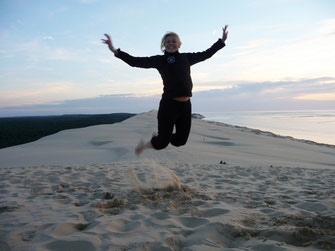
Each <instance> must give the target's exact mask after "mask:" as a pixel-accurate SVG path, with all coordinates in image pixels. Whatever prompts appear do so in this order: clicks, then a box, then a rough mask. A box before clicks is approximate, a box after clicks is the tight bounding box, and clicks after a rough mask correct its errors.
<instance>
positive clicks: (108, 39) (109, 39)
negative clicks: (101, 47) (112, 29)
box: [101, 34, 116, 53]
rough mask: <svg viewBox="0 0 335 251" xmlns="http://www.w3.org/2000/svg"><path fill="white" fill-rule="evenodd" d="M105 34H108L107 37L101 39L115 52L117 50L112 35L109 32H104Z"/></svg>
mask: <svg viewBox="0 0 335 251" xmlns="http://www.w3.org/2000/svg"><path fill="white" fill-rule="evenodd" d="M104 35H105V36H106V38H107V39H101V40H102V42H103V43H104V44H107V45H108V48H109V49H110V50H111V51H112V52H113V53H115V52H116V50H115V49H114V46H113V43H112V39H111V37H110V36H109V35H108V34H104Z"/></svg>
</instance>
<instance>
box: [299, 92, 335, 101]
mask: <svg viewBox="0 0 335 251" xmlns="http://www.w3.org/2000/svg"><path fill="white" fill-rule="evenodd" d="M295 98H296V99H302V100H333V101H335V92H334V93H312V94H302V95H301V96H297V97H295Z"/></svg>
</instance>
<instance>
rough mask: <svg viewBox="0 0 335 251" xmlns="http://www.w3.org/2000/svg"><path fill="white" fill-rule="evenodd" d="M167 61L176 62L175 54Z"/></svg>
mask: <svg viewBox="0 0 335 251" xmlns="http://www.w3.org/2000/svg"><path fill="white" fill-rule="evenodd" d="M167 62H168V63H169V64H173V63H174V62H176V58H175V57H174V56H170V57H168V58H167Z"/></svg>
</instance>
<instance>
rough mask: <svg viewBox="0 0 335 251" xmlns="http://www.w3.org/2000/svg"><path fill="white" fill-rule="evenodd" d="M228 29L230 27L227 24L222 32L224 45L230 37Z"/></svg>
mask: <svg viewBox="0 0 335 251" xmlns="http://www.w3.org/2000/svg"><path fill="white" fill-rule="evenodd" d="M227 29H228V25H227V24H226V25H225V26H224V28H222V30H223V34H222V42H223V43H224V42H225V41H226V39H227V37H228V31H227Z"/></svg>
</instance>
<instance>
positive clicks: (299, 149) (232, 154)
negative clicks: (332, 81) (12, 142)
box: [0, 111, 335, 250]
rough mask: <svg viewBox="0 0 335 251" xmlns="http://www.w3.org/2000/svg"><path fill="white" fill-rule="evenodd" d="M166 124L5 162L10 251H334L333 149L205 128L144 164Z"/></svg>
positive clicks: (63, 143) (147, 118) (87, 138)
mask: <svg viewBox="0 0 335 251" xmlns="http://www.w3.org/2000/svg"><path fill="white" fill-rule="evenodd" d="M155 115H156V112H155V111H152V112H148V113H143V114H139V115H137V116H135V117H132V118H130V119H128V120H126V121H123V122H121V123H118V124H113V125H108V126H107V125H103V126H94V127H88V128H82V129H75V130H68V131H64V132H60V133H58V134H56V135H51V136H48V137H46V138H43V139H42V140H39V141H37V142H33V143H29V144H26V145H22V146H16V147H11V148H8V149H2V150H0V158H1V159H2V160H3V161H1V168H0V173H1V175H0V177H1V178H0V180H1V182H0V184H1V185H0V226H1V227H0V229H1V230H0V237H1V238H0V249H1V250H2V249H3V250H332V249H334V248H335V246H334V243H335V213H334V212H335V210H334V209H335V193H334V187H335V170H334V163H335V150H334V148H333V147H332V146H327V145H320V144H317V143H314V142H304V141H297V140H295V139H292V138H287V137H277V136H276V135H273V134H271V133H268V132H260V131H257V130H252V129H249V128H243V127H234V126H229V125H224V124H220V123H210V122H207V121H201V120H197V119H194V120H193V125H192V132H191V135H190V139H189V142H188V144H187V145H186V146H184V147H180V148H174V147H172V146H169V147H168V148H167V149H165V150H163V151H159V152H156V151H146V152H144V153H143V154H142V155H141V156H140V157H136V156H135V155H134V153H133V151H134V147H135V146H134V143H135V145H136V142H137V141H139V140H140V139H141V138H147V137H150V135H151V133H152V130H153V128H156V117H155ZM220 163H221V164H220Z"/></svg>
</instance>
